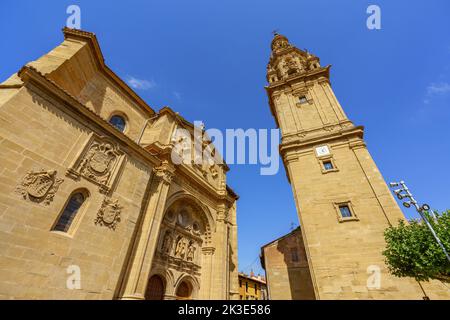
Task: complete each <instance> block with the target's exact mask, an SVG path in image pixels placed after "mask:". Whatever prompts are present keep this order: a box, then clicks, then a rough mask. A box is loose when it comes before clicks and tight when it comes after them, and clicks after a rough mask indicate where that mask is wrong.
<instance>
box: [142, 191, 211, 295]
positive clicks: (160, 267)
mask: <svg viewBox="0 0 450 320" xmlns="http://www.w3.org/2000/svg"><path fill="white" fill-rule="evenodd" d="M209 234H210V231H209V224H208V221H207V218H206V216H205V213H204V211H203V209H202V208H201V207H200V206H199V205H197V204H195V203H193V202H192V201H190V200H186V199H180V200H177V201H175V202H174V203H173V204H172V205H170V207H169V208H168V209H167V210H166V212H165V214H164V219H163V221H162V223H161V229H160V233H159V238H158V247H157V251H156V253H155V257H154V261H153V265H152V272H151V276H150V279H152V277H154V276H155V275H157V276H158V277H160V278H162V282H163V283H165V284H166V285H165V286H164V291H165V292H164V295H163V296H164V297H163V298H164V299H195V298H196V297H197V295H198V291H199V289H200V279H201V274H202V257H201V252H202V250H201V248H202V246H204V245H205V244H206V243H207V242H208V238H209ZM154 283H155V282H154V281H149V284H148V288H147V298H148V299H151V298H152V297H155V296H159V295H156V294H155V292H153V291H155V290H161V289H160V288H161V286H158V288H156V287H155V288H152V286H153V285H154Z"/></svg>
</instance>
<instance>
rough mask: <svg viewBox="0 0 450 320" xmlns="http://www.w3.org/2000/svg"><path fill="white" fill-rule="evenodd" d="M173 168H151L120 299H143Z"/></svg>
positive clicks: (163, 165) (164, 164) (164, 165)
mask: <svg viewBox="0 0 450 320" xmlns="http://www.w3.org/2000/svg"><path fill="white" fill-rule="evenodd" d="M174 171H175V169H174V168H173V167H172V166H171V165H169V163H168V162H167V161H163V163H162V165H161V166H160V167H157V168H155V169H154V178H153V179H152V182H151V183H152V187H151V193H150V194H151V195H150V199H149V203H148V206H147V210H146V212H145V215H144V217H143V218H142V222H141V224H140V226H139V228H140V230H139V232H138V234H137V237H136V240H135V246H134V248H133V254H132V255H131V257H132V259H133V260H132V262H131V263H130V264H129V267H128V272H127V277H126V280H125V284H124V289H123V291H122V292H123V293H122V296H121V299H126V300H143V299H145V290H146V287H147V282H148V276H149V273H150V268H151V266H152V262H153V256H154V253H155V249H156V246H157V242H158V236H159V229H160V226H161V221H162V219H163V214H164V208H165V204H166V199H167V194H168V192H169V187H170V184H171V181H172V176H173V173H174Z"/></svg>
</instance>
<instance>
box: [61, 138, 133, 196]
mask: <svg viewBox="0 0 450 320" xmlns="http://www.w3.org/2000/svg"><path fill="white" fill-rule="evenodd" d="M124 158H125V156H124V153H123V152H121V151H120V150H119V148H118V147H117V146H116V145H115V144H114V142H112V141H110V140H109V139H107V138H101V137H98V136H96V135H93V136H91V138H90V139H89V141H88V143H87V144H86V146H85V148H84V150H83V152H82V153H81V155H80V157H79V158H78V159H77V160H76V161H75V163H74V164H73V165H72V166H71V168H69V170H68V171H67V174H68V175H69V176H71V177H73V178H79V177H80V176H82V177H84V178H86V179H87V180H89V181H91V182H93V183H95V184H97V185H99V186H100V191H102V192H104V193H106V192H108V191H109V190H110V189H111V187H112V185H113V183H114V181H115V178H116V176H117V172H118V170H119V169H120V167H121V165H122V163H123V160H124Z"/></svg>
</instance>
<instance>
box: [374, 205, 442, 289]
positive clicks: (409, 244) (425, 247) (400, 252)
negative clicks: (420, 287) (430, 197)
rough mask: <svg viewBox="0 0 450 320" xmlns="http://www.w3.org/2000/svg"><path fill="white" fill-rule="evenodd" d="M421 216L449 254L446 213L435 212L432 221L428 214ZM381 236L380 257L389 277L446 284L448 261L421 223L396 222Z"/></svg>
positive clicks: (417, 221)
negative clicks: (434, 280) (383, 240)
mask: <svg viewBox="0 0 450 320" xmlns="http://www.w3.org/2000/svg"><path fill="white" fill-rule="evenodd" d="M424 214H425V216H426V217H427V219H428V221H430V224H431V225H432V226H433V229H434V230H435V231H436V234H437V235H438V237H439V239H440V240H441V242H442V243H443V245H444V247H445V248H446V250H447V252H450V210H448V211H446V212H443V213H442V214H438V213H436V214H435V215H436V220H434V218H433V217H432V216H431V215H430V213H428V212H425V213H424ZM384 237H385V239H386V250H385V251H383V255H384V256H385V258H386V264H387V266H388V268H389V271H390V272H391V273H392V274H393V275H395V276H398V277H413V278H415V279H416V280H418V281H429V280H430V279H437V280H441V281H444V282H450V262H449V261H448V260H447V258H446V256H445V254H444V252H443V251H442V248H441V247H440V246H439V244H438V243H437V242H436V240H435V239H434V237H433V235H432V234H431V231H430V230H429V229H428V227H427V226H426V225H425V223H424V222H423V221H421V220H412V221H410V223H405V222H404V221H400V222H399V224H398V226H391V227H389V228H388V229H386V231H385V233H384Z"/></svg>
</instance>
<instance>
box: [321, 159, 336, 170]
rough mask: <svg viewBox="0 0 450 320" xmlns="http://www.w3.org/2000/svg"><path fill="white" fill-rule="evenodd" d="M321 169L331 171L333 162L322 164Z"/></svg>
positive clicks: (328, 161)
mask: <svg viewBox="0 0 450 320" xmlns="http://www.w3.org/2000/svg"><path fill="white" fill-rule="evenodd" d="M323 168H324V169H325V170H326V171H329V170H333V169H334V166H333V162H331V161H330V160H327V161H324V162H323Z"/></svg>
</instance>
